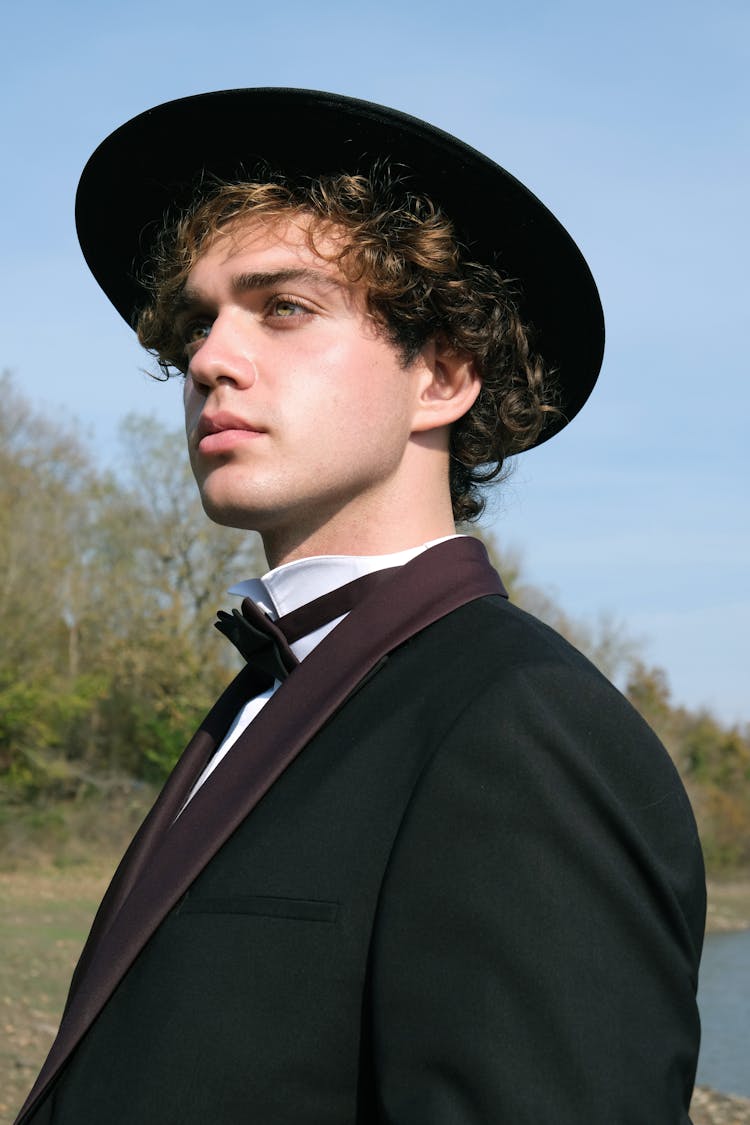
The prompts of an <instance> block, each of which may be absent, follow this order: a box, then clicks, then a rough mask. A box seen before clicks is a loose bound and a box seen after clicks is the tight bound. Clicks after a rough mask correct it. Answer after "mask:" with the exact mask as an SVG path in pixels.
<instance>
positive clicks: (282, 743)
mask: <svg viewBox="0 0 750 1125" xmlns="http://www.w3.org/2000/svg"><path fill="white" fill-rule="evenodd" d="M489 594H500V595H503V596H504V595H505V591H504V589H503V586H502V583H501V582H500V579H499V577H498V576H497V574H496V573H495V571H494V570H493V569H492V567H491V566H490V564H489V560H488V558H487V552H486V551H485V548H484V546H483V544H482V543H480V542H479V540H476V539H470V538H466V537H462V538H458V539H450V540H447V541H446V542H444V543H440V544H438V545H437V546H436V547H433V548H431V549H430V550H429V551H425V552H423V553H422V554H421V555H418V556H417V557H416V558H415V559H413V560H412V561H411V562H409V563H407V564H406V565H405V566H404V567H402V568H401V569H400V570H399V571H398V572H397V573H395V574H394V576H393V578H392V579H391V580H389V581H387V582H384V583H383V584H382V585H381V586H379V587H378V588H377V589H376V590H375V591H373V592H372V593H371V594H370V595H369V596H368V597H367V598H366V599H365V600H364V601H363V602H362V603H361V604H360V605H359V606H357V608H356V609H355V610H353V611H352V612H351V613H350V614H349V616H348V617H347V618H345V620H344V621H343V622H342V623H341V624H340V625H339V626H337V628H336V629H335V630H334V631H333V632H332V633H331V634H329V636H328V637H326V639H325V640H324V641H322V642H321V644H320V645H319V646H318V647H317V648H316V649H315V650H314V651H313V652H312V653H311V654H310V655H309V656H308V657H307V658H306V659H305V660H304V661H303V662H302V664H300V666H299V667H298V668H297V669H295V671H294V673H293V674H292V675H291V676H290V677H289V679H288V680H286V681H285V682H284V683H283V684H282V686H281V687H280V688H279V690H278V691H277V692H276V693H275V694H274V695H273V696H272V697H271V699H270V700H269V702H268V703H267V704H266V705H265V707H264V708H263V710H262V711H261V712H260V714H259V715H258V717H257V718H256V719H255V720H254V722H253V723H252V726H251V727H250V728H249V729H248V730H247V731H245V732H244V734H243V735H242V736H241V737H240V738H239V739H238V740H237V742H236V743H235V745H234V747H233V749H232V752H231V754H229V755H228V756H227V757H226V758H225V759H224V761H223V762H222V764H221V767H220V768H219V769H217V770H216V772H215V773H214V774H213V776H212V778H211V782H210V784H206V785H204V786H203V787H202V788H201V789H200V790H199V791H198V793H197V794H196V795H195V797H194V798H193V799H192V800H191V802H190V804H189V805H188V806H187V808H186V809H185V810H184V812H183V813H182V814H181V816H180V817H179V819H178V820H177V821H176V822H174V823H172V820H173V816H174V815H176V811H177V810H178V809H179V807H180V804H181V801H180V802H178V801H177V800H172V801H171V803H170V804H169V808H170V809H172V810H174V812H173V815H172V816H171V817H170V818H169V824H170V827H169V828H168V829H166V830H165V829H164V827H163V821H164V820H165V816H164V812H163V811H162V814H161V815H160V817H159V820H160V828H159V830H158V842H159V846H158V848H154V847H153V846H152V847H150V848H148V845H147V844H146V843H144V844H143V845H142V847H141V848H140V854H141V855H143V854H144V853H145V852H146V850H148V856H149V860H148V864H147V865H146V864H144V863H143V862H141V863H140V864H138V870H140V872H141V874H140V878H137V879H136V880H135V881H134V879H133V878H129V879H128V880H127V885H128V887H130V888H132V889H130V893H129V894H128V895H127V897H124V895H123V894H122V893H120V894H119V895H118V903H119V904H120V908H119V911H118V912H117V913H116V914H115V913H114V912H113V911H109V912H108V917H109V919H110V923H109V928H108V929H106V930H105V928H104V927H100V933H101V937H100V940H99V944H98V947H97V948H96V949H95V950H94V952H93V953H92V954H91V955H90V956H89V957H88V958H87V966H86V970H85V972H81V974H79V979H78V987H77V988H76V990H75V992H74V993H73V994H72V995H71V999H70V1002H69V1006H68V1009H67V1012H66V1015H65V1018H64V1020H63V1023H62V1024H61V1027H60V1032H59V1034H58V1038H57V1040H56V1041H55V1044H54V1045H53V1047H52V1050H51V1052H50V1055H49V1057H48V1059H47V1062H46V1063H45V1065H44V1068H43V1070H42V1073H41V1074H40V1075H39V1078H38V1080H37V1084H36V1086H35V1087H34V1090H32V1093H31V1095H30V1096H29V1100H28V1102H27V1106H29V1107H30V1106H31V1104H32V1101H33V1100H36V1098H37V1097H38V1096H39V1095H40V1094H41V1093H42V1091H43V1089H44V1088H45V1087H46V1085H47V1084H48V1083H49V1082H50V1081H51V1080H52V1078H53V1077H54V1075H55V1073H56V1072H57V1070H58V1069H59V1067H60V1066H61V1065H62V1063H63V1062H64V1061H65V1059H66V1058H67V1056H68V1054H69V1053H70V1051H71V1050H72V1049H73V1047H75V1045H76V1043H77V1042H78V1041H79V1040H80V1038H81V1036H82V1035H83V1034H84V1033H85V1031H86V1030H87V1028H88V1027H89V1026H90V1024H91V1022H92V1021H93V1020H94V1018H95V1017H96V1015H97V1014H98V1012H99V1011H100V1010H101V1008H102V1006H103V1005H104V1003H105V1002H106V1001H107V999H108V998H109V996H110V995H111V994H112V992H113V991H114V989H115V988H116V986H117V984H118V983H119V981H120V980H121V979H122V977H123V976H124V974H125V973H126V972H127V970H128V968H129V967H130V965H131V964H132V963H133V961H134V960H135V958H136V957H137V955H138V953H139V952H140V951H141V949H142V948H143V946H144V945H145V943H146V942H147V941H148V939H149V937H150V936H151V935H152V934H153V932H154V930H155V929H156V928H157V927H158V925H159V923H160V922H161V921H162V920H163V919H164V917H165V916H166V915H167V914H168V913H169V911H170V910H171V909H172V907H173V906H174V905H175V904H176V903H177V902H178V901H179V899H180V898H181V897H182V895H183V894H184V893H185V891H186V890H187V889H188V887H189V886H190V884H191V883H192V882H193V880H194V879H195V878H196V876H197V875H198V874H199V873H200V872H201V870H202V869H203V868H204V867H205V866H206V864H207V863H208V862H209V860H210V859H211V857H212V856H213V855H215V853H216V852H217V851H218V850H219V848H220V847H221V846H222V844H223V843H224V842H225V841H226V840H227V839H228V838H229V836H230V835H231V834H232V833H233V832H234V830H235V829H236V828H237V826H238V825H239V824H241V823H242V821H243V820H244V819H245V817H246V816H247V815H248V813H249V812H250V811H251V809H252V808H253V807H254V806H255V805H256V804H257V803H258V801H259V800H260V799H261V797H262V796H263V795H264V793H266V792H267V791H268V789H269V788H270V787H271V785H273V783H274V782H275V781H276V779H277V778H278V777H279V775H280V774H281V773H282V772H283V771H284V770H285V769H286V768H287V766H288V765H289V764H290V762H291V761H293V759H294V758H295V757H296V756H297V754H298V753H299V752H300V751H301V750H302V749H303V747H304V746H305V745H306V744H307V743H308V742H309V741H310V739H311V738H312V737H313V735H314V734H315V733H316V732H317V731H318V730H319V729H320V728H321V727H322V726H323V724H324V723H325V722H326V721H327V720H328V719H329V718H330V717H331V716H332V715H333V714H334V713H335V711H336V710H337V709H338V708H339V707H340V706H341V705H342V704H343V703H344V702H345V701H346V699H347V698H348V697H349V695H351V693H352V692H353V691H354V690H355V689H356V687H357V685H358V684H359V683H360V682H361V680H362V679H363V678H364V677H365V676H367V675H368V673H370V672H371V671H372V670H373V668H375V666H376V665H377V664H378V662H379V661H381V660H382V658H383V657H384V656H386V655H387V654H388V653H389V652H391V651H392V650H393V649H395V648H396V647H398V645H400V644H402V643H403V642H404V641H406V640H408V638H409V637H411V636H414V634H415V633H417V632H419V631H420V630H421V629H424V628H426V627H427V626H428V625H431V624H432V623H433V622H435V621H437V620H438V619H439V618H441V617H444V616H445V615H446V614H447V613H450V612H451V611H452V610H454V609H457V608H458V607H459V606H461V605H464V604H466V603H467V602H470V601H473V600H474V599H476V598H480V597H484V596H486V595H489ZM235 683H236V681H235ZM232 686H234V685H232ZM214 710H216V709H214ZM213 714H214V712H212V715H213ZM201 755H203V749H202V748H201V749H200V751H196V757H201ZM203 760H205V757H204V756H203V757H201V761H203ZM183 772H184V773H187V772H188V769H187V767H185V770H184V771H183ZM196 773H197V768H196V769H193V767H192V764H191V773H190V777H191V781H192V778H193V777H194V776H195V774H196ZM187 792H189V785H188V784H187V782H186V781H185V780H184V778H183V783H181V793H185V794H186V793H187ZM166 804H167V801H166V799H165V806H166ZM175 806H176V807H175ZM150 835H151V838H152V839H153V838H154V837H156V836H157V829H154V830H153V831H151V834H150ZM123 889H124V885H123ZM126 893H127V892H126Z"/></svg>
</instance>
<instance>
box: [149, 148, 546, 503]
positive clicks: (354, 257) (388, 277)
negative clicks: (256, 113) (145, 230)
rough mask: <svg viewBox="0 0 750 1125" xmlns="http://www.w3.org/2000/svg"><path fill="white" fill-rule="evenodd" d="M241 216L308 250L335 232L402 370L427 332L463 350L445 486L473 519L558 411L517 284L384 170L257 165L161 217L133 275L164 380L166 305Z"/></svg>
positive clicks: (175, 342) (169, 359)
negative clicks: (465, 367) (312, 171)
mask: <svg viewBox="0 0 750 1125" xmlns="http://www.w3.org/2000/svg"><path fill="white" fill-rule="evenodd" d="M250 216H252V217H253V218H261V219H263V220H264V221H269V222H273V221H277V220H279V219H289V218H295V217H298V216H299V217H304V219H305V222H306V229H307V231H308V238H309V241H310V246H311V248H312V249H313V250H315V251H316V252H317V253H320V251H319V250H318V249H317V247H316V236H319V235H320V234H325V233H326V232H327V231H328V232H330V231H332V230H333V231H335V233H336V234H337V235H341V234H342V233H343V236H344V237H343V238H341V237H337V239H336V242H335V244H336V247H337V249H336V252H335V260H336V263H337V265H338V267H339V268H340V269H341V271H342V272H343V273H344V275H345V276H346V277H347V279H348V280H349V281H351V282H353V283H362V284H363V285H364V286H366V289H367V303H368V309H369V312H370V315H371V316H372V317H373V318H374V320H375V321H376V322H377V323H378V324H380V325H381V326H382V328H383V330H384V331H385V332H386V333H387V335H388V337H389V338H390V339H391V340H392V341H393V343H394V344H395V345H396V346H397V347H398V348H399V350H400V352H401V355H402V359H403V362H404V365H405V366H408V365H409V364H410V363H411V362H412V361H413V360H414V358H415V357H416V356H417V354H418V353H419V351H420V349H421V348H422V347H423V346H424V345H425V343H426V342H427V341H428V340H430V339H435V338H439V339H440V340H441V341H442V342H443V343H444V345H446V346H447V347H449V348H450V349H452V350H454V351H456V352H460V353H464V354H469V355H471V356H472V358H473V360H474V362H475V363H476V365H477V368H478V371H479V373H480V375H481V379H482V389H481V391H480V393H479V396H478V397H477V400H476V402H475V403H474V405H473V406H472V407H471V409H470V410H469V411H468V412H467V413H466V414H465V415H464V416H463V417H462V418H460V419H458V421H457V422H455V423H454V425H453V427H452V430H451V438H450V489H451V499H452V503H453V514H454V518H455V520H456V522H468V521H470V520H474V519H477V518H478V517H479V515H481V513H482V511H483V509H484V499H483V497H482V496H481V494H480V492H479V486H481V485H484V484H486V483H488V482H489V481H490V480H493V479H494V478H496V477H497V476H498V475H499V474H500V472H501V470H502V468H503V464H504V462H505V460H506V458H507V457H508V456H509V455H510V454H513V453H517V452H519V451H520V450H522V449H526V448H528V447H529V446H531V445H533V444H534V443H535V442H536V440H537V439H538V437H539V435H540V433H541V431H542V429H543V427H544V425H545V423H546V422H547V420H548V418H549V417H550V415H555V414H557V410H556V408H555V405H554V389H553V384H552V380H551V378H550V374H549V372H546V371H545V369H544V366H543V364H542V361H541V359H540V357H539V356H537V355H535V353H534V350H533V347H532V343H531V333H530V330H529V328H528V327H527V326H526V325H524V324H523V323H522V321H521V318H520V316H519V313H518V309H517V299H518V293H517V291H516V289H515V287H514V284H513V283H512V282H511V281H510V280H508V279H507V278H504V277H503V276H502V275H501V274H500V272H499V271H498V270H496V269H494V268H493V267H492V266H489V265H485V264H482V263H479V262H475V261H472V260H471V259H470V257H469V255H468V254H467V253H466V251H465V249H464V248H463V247H462V245H461V243H460V242H459V240H458V238H457V236H456V234H455V232H454V229H453V225H452V223H451V221H450V219H449V218H447V217H446V216H445V215H444V214H443V213H442V212H441V211H440V209H439V207H437V206H436V205H435V204H434V203H433V202H432V201H431V200H430V199H429V198H428V197H427V196H425V195H420V194H418V193H415V192H413V191H411V190H410V189H409V185H408V180H407V179H405V178H404V177H403V176H401V175H398V174H396V173H394V172H393V170H392V169H390V168H389V167H388V166H387V165H376V166H374V167H373V169H372V170H371V172H370V174H369V175H366V176H365V175H349V174H342V175H338V176H325V177H320V178H316V179H308V178H306V179H304V180H297V181H295V180H292V179H289V178H288V177H286V176H283V175H279V174H273V173H268V172H267V171H266V172H264V173H263V174H262V175H261V176H258V177H257V178H254V179H251V180H249V181H248V182H243V183H233V184H229V183H223V182H218V183H213V184H211V185H210V188H209V190H208V191H206V185H205V184H203V185H201V187H200V189H199V190H198V192H197V193H196V201H195V203H194V204H193V206H191V207H190V208H189V209H188V210H187V211H186V212H184V213H183V214H182V215H181V216H179V217H178V218H176V219H172V220H171V221H167V222H165V225H164V228H163V230H162V232H161V234H160V236H159V237H158V239H157V240H156V244H155V249H154V252H153V254H152V257H151V260H150V265H149V267H148V270H147V272H146V273H145V274H144V276H142V278H141V281H142V284H143V285H144V287H145V288H146V289H147V290H148V291H149V293H150V294H151V303H150V304H148V305H147V307H146V308H144V309H143V310H142V311H141V312H140V314H139V316H138V318H137V323H136V330H137V332H138V338H139V340H140V342H141V343H142V344H143V346H144V347H145V348H147V349H148V350H149V351H150V352H151V353H152V354H153V355H154V356H155V357H156V359H157V361H158V364H159V367H160V368H161V371H162V372H163V376H164V377H165V378H168V377H169V376H170V375H172V374H175V373H176V372H180V371H184V369H185V359H184V348H183V343H182V341H181V339H180V338H179V335H178V333H177V332H176V330H175V308H176V303H177V301H178V298H179V296H180V294H181V291H182V289H183V287H184V285H185V283H186V280H187V278H188V275H189V273H190V271H191V269H192V267H193V265H194V264H195V262H196V261H197V259H198V258H199V257H200V255H201V253H203V252H204V251H205V250H206V249H207V248H208V246H209V245H210V244H211V242H212V240H213V239H214V238H215V237H216V236H217V234H218V233H219V232H220V231H222V230H224V229H225V228H226V227H227V225H228V224H233V223H236V222H238V221H240V220H242V219H245V218H248V217H250ZM333 258H334V255H332V254H329V260H332V259H333Z"/></svg>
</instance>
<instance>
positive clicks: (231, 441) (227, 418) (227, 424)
mask: <svg viewBox="0 0 750 1125" xmlns="http://www.w3.org/2000/svg"><path fill="white" fill-rule="evenodd" d="M262 432H263V431H262V430H259V429H258V428H257V427H255V426H253V425H251V423H250V422H247V421H245V419H244V418H240V417H238V416H237V415H236V414H230V413H228V412H227V411H220V412H219V413H218V414H212V415H207V414H202V415H201V418H200V421H199V423H198V427H197V430H196V437H197V440H198V451H199V452H200V453H204V454H211V453H226V452H227V451H228V450H230V449H233V448H234V447H235V446H237V445H239V444H242V443H244V442H246V441H252V440H254V439H256V438H258V437H260V436H261V434H262Z"/></svg>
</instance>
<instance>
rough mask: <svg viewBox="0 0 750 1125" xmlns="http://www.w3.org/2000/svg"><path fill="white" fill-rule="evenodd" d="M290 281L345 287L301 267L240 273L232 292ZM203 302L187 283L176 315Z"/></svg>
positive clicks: (326, 275) (318, 271)
mask: <svg viewBox="0 0 750 1125" xmlns="http://www.w3.org/2000/svg"><path fill="white" fill-rule="evenodd" d="M290 281H303V282H307V283H311V284H313V285H317V286H318V287H320V288H337V289H342V288H343V287H344V285H343V282H340V281H338V280H337V279H336V278H335V277H331V276H330V274H327V273H324V272H323V271H322V270H314V269H309V268H305V267H300V268H297V269H285V270H271V271H269V272H267V273H238V274H236V275H235V276H234V277H233V278H232V290H233V291H234V292H235V293H250V292H254V291H256V290H259V289H273V288H274V287H275V286H279V285H286V284H287V283H288V282H290ZM203 302H204V298H203V296H202V295H201V293H200V291H199V290H196V289H191V288H190V285H189V283H187V284H186V285H185V286H184V288H183V289H182V290H180V292H179V293H178V294H177V295H176V297H175V300H174V304H173V309H174V311H175V312H176V313H179V312H183V311H184V310H185V309H190V308H194V307H195V306H196V305H200V304H202V303H203Z"/></svg>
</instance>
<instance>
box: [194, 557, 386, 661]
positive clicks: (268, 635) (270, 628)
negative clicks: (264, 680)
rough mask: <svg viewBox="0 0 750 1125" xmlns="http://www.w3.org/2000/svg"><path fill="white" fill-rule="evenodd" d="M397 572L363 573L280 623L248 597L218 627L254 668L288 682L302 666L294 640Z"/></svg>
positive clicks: (221, 614) (222, 615) (222, 614)
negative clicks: (296, 652)
mask: <svg viewBox="0 0 750 1125" xmlns="http://www.w3.org/2000/svg"><path fill="white" fill-rule="evenodd" d="M398 569H399V567H397V566H391V567H387V568H386V569H384V570H375V571H373V572H372V574H363V575H362V576H361V577H360V578H355V579H354V580H353V581H352V582H347V583H346V585H344V586H339V587H338V589H336V590H331V591H330V593H328V594H323V595H322V596H321V597H319V598H315V600H314V601H311V602H308V603H307V605H303V606H300V608H299V609H295V610H293V611H292V612H291V613H287V614H285V615H284V617H280V618H279V619H278V621H273V620H272V619H271V618H270V617H269V616H268V614H267V613H264V612H263V610H262V609H261V608H260V607H259V606H258V605H256V604H255V602H254V601H252V600H251V599H250V598H245V599H244V600H243V602H242V607H241V609H233V610H232V612H231V613H225V611H224V610H222V609H220V610H219V614H218V617H219V620H218V621H216V622H215V625H216V628H217V629H218V630H219V632H220V633H223V634H224V636H225V637H228V638H229V640H230V641H231V642H232V644H233V645H234V646H235V648H237V649H239V651H240V652H241V653H242V655H243V656H244V658H245V660H246V661H247V662H248V664H250V665H251V667H253V668H256V669H258V671H261V672H265V673H266V674H267V675H268V676H270V677H271V678H272V679H274V680H285V679H286V677H287V676H288V675H289V673H290V672H292V671H293V670H294V669H295V668H296V667H297V665H298V664H299V661H298V659H297V657H296V656H295V655H294V653H293V652H292V649H291V645H293V644H294V642H295V641H298V640H299V639H300V637H306V636H307V635H308V633H314V632H315V630H316V629H320V628H321V627H322V626H323V625H327V624H328V623H329V621H334V620H335V619H336V618H337V617H341V616H343V614H345V613H348V612H349V611H350V610H351V609H353V608H354V606H355V605H357V603H358V602H359V601H361V600H362V599H363V598H364V597H365V596H366V595H367V594H368V593H369V592H370V590H372V589H374V588H375V587H376V586H379V585H380V583H381V582H382V581H384V580H385V579H386V578H387V577H388V575H389V574H392V573H393V572H394V571H396V570H398Z"/></svg>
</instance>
